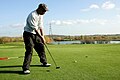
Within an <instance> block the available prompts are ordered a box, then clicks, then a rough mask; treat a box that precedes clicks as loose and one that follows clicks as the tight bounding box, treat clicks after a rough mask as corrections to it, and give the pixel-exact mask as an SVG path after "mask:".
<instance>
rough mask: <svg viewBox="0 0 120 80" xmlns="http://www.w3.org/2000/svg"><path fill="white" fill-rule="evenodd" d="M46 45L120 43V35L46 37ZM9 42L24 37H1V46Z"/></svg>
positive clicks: (21, 40)
mask: <svg viewBox="0 0 120 80" xmlns="http://www.w3.org/2000/svg"><path fill="white" fill-rule="evenodd" d="M45 40H46V43H50V42H52V41H75V40H80V41H81V42H83V43H93V42H94V41H98V42H101V41H104V42H108V41H120V34H115V35H80V36H70V35H68V36H66V35H45ZM8 42H23V37H0V44H4V43H8Z"/></svg>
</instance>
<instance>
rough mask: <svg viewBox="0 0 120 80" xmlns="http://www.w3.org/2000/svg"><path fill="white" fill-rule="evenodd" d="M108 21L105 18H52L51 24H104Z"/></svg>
mask: <svg viewBox="0 0 120 80" xmlns="http://www.w3.org/2000/svg"><path fill="white" fill-rule="evenodd" d="M107 23H108V20H105V19H95V18H93V19H76V20H62V21H60V20H56V21H55V20H52V21H51V24H53V25H57V26H62V25H70V26H71V25H81V24H84V25H86V24H98V25H105V24H107Z"/></svg>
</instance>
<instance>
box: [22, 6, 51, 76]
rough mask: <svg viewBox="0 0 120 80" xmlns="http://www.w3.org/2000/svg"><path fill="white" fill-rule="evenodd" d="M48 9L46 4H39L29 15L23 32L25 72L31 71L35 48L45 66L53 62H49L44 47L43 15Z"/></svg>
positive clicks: (23, 67)
mask: <svg viewBox="0 0 120 80" xmlns="http://www.w3.org/2000/svg"><path fill="white" fill-rule="evenodd" d="M46 11H48V8H47V6H46V4H39V6H38V8H37V9H36V10H34V11H32V12H31V13H30V14H29V15H28V17H27V20H26V26H25V27H24V33H23V38H24V44H25V49H26V52H25V57H24V62H23V66H22V69H23V73H25V74H29V73H30V63H31V60H32V53H33V48H34V49H35V51H36V52H37V54H38V56H39V58H40V62H41V63H42V65H43V66H45V67H49V66H51V64H48V63H47V59H46V55H45V48H44V43H45V39H44V31H43V15H44V14H45V12H46ZM38 33H39V35H38ZM39 36H41V37H39Z"/></svg>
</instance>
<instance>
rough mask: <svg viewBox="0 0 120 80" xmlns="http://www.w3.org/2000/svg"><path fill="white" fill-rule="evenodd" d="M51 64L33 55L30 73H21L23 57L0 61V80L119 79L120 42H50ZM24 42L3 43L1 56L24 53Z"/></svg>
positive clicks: (22, 54) (0, 50)
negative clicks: (54, 43) (47, 64)
mask: <svg viewBox="0 0 120 80" xmlns="http://www.w3.org/2000/svg"><path fill="white" fill-rule="evenodd" d="M47 46H48V48H49V50H50V52H51V54H52V56H53V58H54V59H55V62H56V63H57V65H58V66H60V68H59V69H56V66H55V64H54V62H53V60H52V59H51V56H50V55H49V53H48V51H47V50H46V55H47V60H48V63H51V64H52V65H51V66H50V67H42V66H41V63H40V60H39V57H38V56H34V55H37V53H36V52H35V51H34V53H33V57H32V62H31V66H30V71H31V73H30V74H27V75H25V74H23V73H22V68H21V67H22V64H23V59H24V58H23V57H20V58H11V59H7V60H0V80H120V44H67V45H63V44H60V45H52V44H51V45H50V44H48V45H47ZM24 52H25V48H24V43H23V42H13V43H6V44H0V57H1V58H2V57H3V58H4V57H19V56H24Z"/></svg>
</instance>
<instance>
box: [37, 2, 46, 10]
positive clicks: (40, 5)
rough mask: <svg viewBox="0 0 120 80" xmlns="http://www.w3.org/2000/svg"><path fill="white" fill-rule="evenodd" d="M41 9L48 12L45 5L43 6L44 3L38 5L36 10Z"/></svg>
mask: <svg viewBox="0 0 120 80" xmlns="http://www.w3.org/2000/svg"><path fill="white" fill-rule="evenodd" d="M41 7H42V8H43V9H45V10H46V11H48V8H47V5H46V4H44V3H42V4H39V7H38V8H41Z"/></svg>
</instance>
